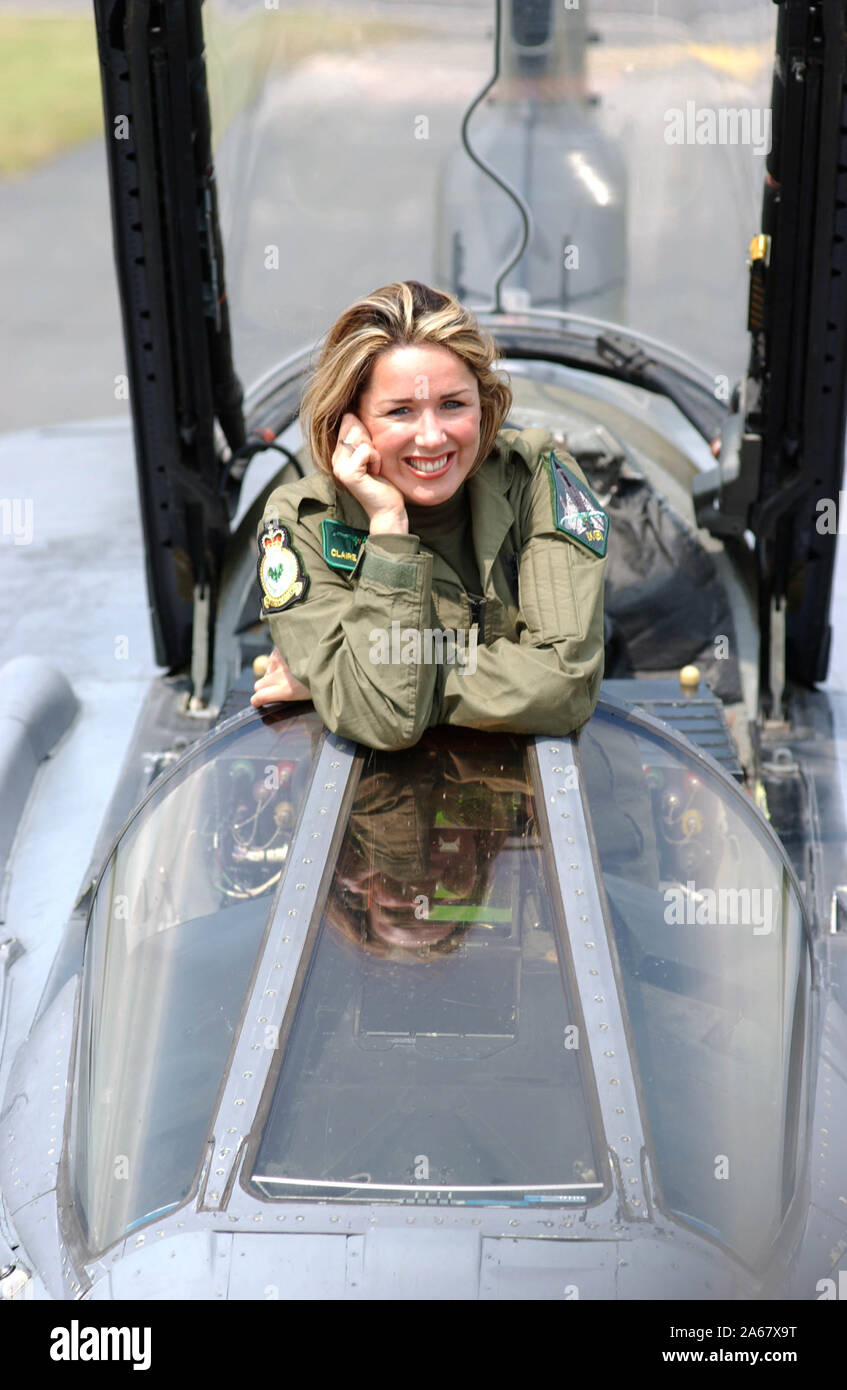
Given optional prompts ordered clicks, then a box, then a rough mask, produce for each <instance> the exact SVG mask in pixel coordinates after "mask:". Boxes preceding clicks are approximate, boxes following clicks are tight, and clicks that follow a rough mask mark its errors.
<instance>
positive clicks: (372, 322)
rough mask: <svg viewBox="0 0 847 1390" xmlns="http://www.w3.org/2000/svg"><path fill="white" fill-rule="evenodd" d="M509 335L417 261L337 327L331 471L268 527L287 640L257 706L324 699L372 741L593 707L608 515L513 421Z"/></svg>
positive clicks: (272, 516) (504, 725) (269, 602)
mask: <svg viewBox="0 0 847 1390" xmlns="http://www.w3.org/2000/svg"><path fill="white" fill-rule="evenodd" d="M496 352H497V349H496V345H495V343H494V341H493V340H492V339H491V338H490V337H489V336H488V335H487V334H485V333H483V332H482V331H481V330H480V328H479V326H478V325H477V323H476V320H475V319H474V317H473V315H472V314H471V313H470V312H469V311H468V310H467V309H465V308H464V307H463V306H462V305H461V304H460V303H459V302H458V300H456V299H454V298H453V297H452V296H450V295H446V294H442V293H440V292H439V291H438V290H433V289H429V288H428V287H427V286H425V285H421V284H419V283H418V282H417V281H414V280H411V281H400V282H396V283H394V284H391V285H386V286H384V287H383V288H381V289H378V290H375V291H374V292H373V293H372V294H370V295H368V296H366V297H365V298H364V299H362V300H359V301H358V302H357V303H355V304H353V305H352V306H351V307H350V308H349V309H347V310H345V312H344V313H343V314H342V315H341V316H340V318H339V319H338V320H337V322H336V323H335V324H334V325H333V327H332V328H331V329H330V332H329V334H328V336H327V338H326V341H325V343H324V346H323V350H322V352H321V355H320V359H319V361H318V364H317V367H316V370H315V373H314V376H313V378H312V381H311V383H310V385H309V387H308V389H307V391H306V392H305V394H304V397H303V402H302V408H301V420H302V423H303V431H304V435H305V436H306V437H307V438H308V440H309V444H310V447H311V451H312V456H313V459H314V461H315V464H316V465H317V469H318V472H317V473H316V474H313V475H312V476H310V477H308V478H305V479H303V480H302V481H300V482H297V483H293V484H288V485H286V486H284V487H281V488H278V489H277V490H276V491H275V492H273V493H272V494H271V496H270V498H269V499H268V502H267V505H266V507H265V512H264V517H263V520H262V523H261V526H260V528H259V535H258V542H259V579H260V583H261V588H262V607H263V612H264V614H265V616H266V617H267V618H268V621H269V625H270V630H271V636H272V637H273V640H274V643H275V649H274V653H273V655H272V658H271V661H270V663H269V665H268V670H267V672H266V674H265V675H264V676H263V677H262V678H261V679H260V680H259V681H257V682H256V690H255V693H254V695H253V703H254V705H264V704H269V703H272V702H274V701H278V700H298V699H311V700H312V701H313V702H314V705H315V707H316V709H317V710H318V712H319V714H320V715H321V717H322V718H323V720H324V722H325V723H326V724H327V726H328V727H329V728H330V729H332V730H333V731H335V732H337V733H341V734H344V735H346V736H347V737H350V738H355V739H357V740H358V741H360V742H362V743H365V744H367V745H369V746H370V747H373V748H402V747H409V746H411V745H412V744H414V743H417V741H418V739H419V738H420V737H421V735H422V733H423V732H424V730H425V729H426V728H428V727H429V726H431V725H433V724H442V723H450V724H462V725H467V726H470V727H474V728H482V729H500V730H510V731H512V732H516V733H547V734H566V733H569V732H570V731H571V730H573V729H575V728H577V727H579V725H581V724H583V723H584V722H585V720H586V719H588V717H589V716H590V714H591V713H592V711H593V709H594V705H595V703H596V700H597V695H598V693H599V687H600V681H601V680H602V676H603V611H602V594H603V570H604V557H605V554H606V546H607V542H608V519H607V517H606V514H605V512H604V511H603V509H602V508H601V507H600V506H599V504H598V503H597V501H596V499H595V498H594V497H593V496H592V494H591V491H590V489H589V488H588V485H587V483H586V481H585V478H584V477H583V475H582V473H581V472H580V470H579V467H578V465H577V464H576V462H575V460H574V459H573V458H572V457H571V456H570V454H567V453H564V452H563V451H559V452H558V453H555V452H554V451H553V448H552V440H551V438H550V436H549V435H548V434H547V432H546V431H545V430H533V429H529V430H523V431H519V430H514V429H506V428H503V424H504V421H505V418H506V415H507V412H508V410H509V407H510V405H511V391H510V389H509V386H508V384H507V382H506V380H505V379H504V377H503V375H502V374H501V373H499V372H497V371H496V370H495V368H494V365H493V364H494V361H495V357H496ZM468 650H472V651H473V657H474V659H473V662H472V663H471V662H469V661H468V660H467V659H466V656H465V654H466V653H467V652H468Z"/></svg>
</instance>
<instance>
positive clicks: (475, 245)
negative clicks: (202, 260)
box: [203, 0, 777, 399]
mask: <svg viewBox="0 0 847 1390" xmlns="http://www.w3.org/2000/svg"><path fill="white" fill-rule="evenodd" d="M776 13H777V11H776V7H775V6H774V5H772V4H769V3H766V0H711V2H710V3H708V4H707V3H705V0H702V2H701V0H580V3H579V4H573V5H572V4H569V3H563V0H500V3H499V5H498V4H497V3H496V2H495V0H462V3H461V4H457V3H455V0H421V3H417V0H310V3H309V4H308V5H307V4H305V3H300V4H296V3H291V2H290V0H279V3H278V4H276V5H273V6H271V5H267V6H265V7H262V6H256V5H253V4H235V3H233V0H206V4H205V5H204V7H203V22H204V28H205V34H206V49H207V55H206V56H207V66H208V72H209V85H210V100H211V108H212V119H213V135H214V139H215V146H216V167H217V177H218V185H219V194H220V205H221V217H222V228H223V238H224V246H225V252H226V273H227V282H228V288H229V302H230V307H231V312H232V322H233V330H234V341H235V356H236V364H237V366H238V369H239V371H240V373H241V375H242V377H243V379H244V380H245V382H246V383H247V384H248V385H249V384H250V383H251V382H253V381H255V379H256V378H257V377H259V376H261V375H263V374H264V373H265V372H267V371H268V370H269V369H271V368H272V367H274V366H275V365H276V364H277V363H279V362H280V361H282V360H283V359H284V358H286V357H288V356H290V355H291V354H293V353H294V352H297V351H299V350H301V349H303V348H304V347H306V346H309V345H310V344H311V343H313V342H315V341H316V340H318V339H319V338H320V337H321V336H322V335H323V334H324V333H325V332H326V330H327V329H328V328H329V326H330V324H331V323H332V321H333V319H334V318H335V317H336V316H337V314H338V313H339V312H340V311H341V310H342V309H343V308H344V307H345V306H346V305H348V304H350V303H351V302H352V301H353V300H354V299H356V298H358V297H360V296H361V295H364V294H366V293H368V292H369V291H371V290H372V289H375V288H376V287H378V286H381V285H385V284H387V283H388V282H390V281H392V280H396V279H408V278H414V279H419V280H423V281H425V282H428V283H432V284H435V285H436V286H438V287H439V288H442V289H446V290H449V291H452V292H454V293H457V294H459V296H460V297H461V298H463V299H464V300H465V301H466V302H467V303H469V304H471V305H472V306H477V307H479V306H481V305H488V304H491V302H492V298H493V293H494V282H495V279H496V277H497V274H498V272H499V270H500V268H501V267H502V266H504V265H505V264H506V262H507V261H508V260H509V258H510V257H511V255H512V253H513V252H514V250H515V248H516V247H517V246H518V244H519V242H520V238H521V234H522V226H523V224H522V220H521V214H520V213H519V211H518V209H517V206H516V202H515V199H514V198H513V197H512V196H510V194H509V192H508V191H507V189H506V188H504V187H503V186H502V185H503V183H505V184H507V185H508V186H509V188H511V189H512V190H514V193H515V195H516V196H517V198H518V199H519V200H520V201H522V202H523V204H524V205H525V206H526V208H527V209H528V214H529V217H530V219H531V227H530V236H529V241H528V244H527V247H526V251H525V254H524V255H523V256H522V257H521V259H520V261H519V262H518V263H517V264H516V265H515V267H514V268H513V269H512V270H511V271H510V273H509V274H508V276H507V278H506V279H505V281H504V306H505V307H507V308H508V307H512V308H521V307H524V306H527V305H530V306H534V307H536V308H543V309H553V310H563V311H567V312H570V313H578V314H582V315H587V316H590V317H595V318H601V319H607V320H613V321H615V322H617V323H620V324H621V325H623V326H629V327H632V328H634V329H637V330H639V331H640V332H642V333H646V334H648V335H652V336H654V337H656V338H658V339H660V340H663V341H666V342H668V343H669V344H671V345H672V346H673V347H675V348H676V349H678V350H681V351H682V352H684V353H686V354H687V355H690V356H693V357H694V358H695V359H697V360H698V361H700V362H701V363H702V364H703V365H704V366H706V367H707V368H708V369H709V370H710V371H713V372H714V375H715V377H716V388H715V389H716V392H718V394H719V395H721V396H722V398H724V399H725V398H726V394H727V383H728V382H732V381H734V380H735V379H736V378H737V377H738V375H740V372H741V370H742V369H743V366H744V364H745V356H746V341H747V340H746V305H747V258H748V252H749V245H750V240H751V238H752V237H753V236H754V235H755V234H756V233H757V232H758V231H759V230H760V225H759V219H760V207H761V198H762V188H763V180H764V176H765V155H766V152H767V148H768V145H769V141H770V110H769V102H770V84H771V70H772V63H773V52H774V34H775V23H776ZM495 65H496V66H497V67H498V68H499V74H498V76H497V79H496V81H495V82H494V84H493V85H492V86H491V87H490V89H489V90H488V91H487V93H486V94H485V96H484V98H483V99H482V100H481V101H480V102H479V104H478V105H476V106H475V108H474V110H473V112H472V114H471V115H470V117H469V119H468V121H467V129H466V130H465V132H464V135H463V129H462V126H463V119H464V117H465V115H466V113H468V111H469V109H470V107H471V105H472V103H474V101H475V99H476V97H477V96H478V95H479V94H480V93H481V92H482V91H483V88H485V87H486V85H487V84H488V83H489V82H490V80H491V79H492V77H493V76H494V73H495ZM481 165H483V166H486V167H487V168H488V169H489V170H490V171H492V172H493V174H494V175H496V176H497V177H496V178H492V177H490V176H489V174H488V173H486V172H485V171H484V169H483V168H482V167H480V166H481ZM498 180H499V181H500V182H498ZM724 378H726V379H727V380H726V381H725V380H724Z"/></svg>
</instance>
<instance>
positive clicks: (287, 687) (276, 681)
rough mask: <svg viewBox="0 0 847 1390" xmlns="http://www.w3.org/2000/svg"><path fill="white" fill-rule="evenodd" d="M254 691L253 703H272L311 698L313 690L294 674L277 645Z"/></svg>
mask: <svg viewBox="0 0 847 1390" xmlns="http://www.w3.org/2000/svg"><path fill="white" fill-rule="evenodd" d="M253 690H254V693H253V694H252V695H251V696H250V703H251V705H255V706H256V707H257V708H258V707H259V706H260V705H272V704H275V703H276V702H277V701H279V700H311V698H312V696H311V692H310V691H309V689H308V687H307V686H305V685H304V684H303V682H302V681H298V680H297V679H296V677H295V676H292V674H291V672H290V671H289V669H288V667H287V665H286V663H285V660H284V658H283V656H282V655H281V653H280V652H279V651H278V649H277V648H276V647H274V649H273V651H272V652H271V654H270V658H269V660H268V667H267V670H266V671H265V674H264V675H263V676H260V677H259V679H258V680H257V681H256V682H255V683H254V686H253Z"/></svg>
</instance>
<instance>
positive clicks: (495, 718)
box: [439, 454, 606, 735]
mask: <svg viewBox="0 0 847 1390" xmlns="http://www.w3.org/2000/svg"><path fill="white" fill-rule="evenodd" d="M562 457H563V458H565V460H566V461H567V462H568V464H569V466H570V467H571V468H572V470H573V472H574V473H575V474H576V475H577V477H580V478H581V477H582V474H581V473H580V471H579V469H578V466H577V464H576V462H575V460H573V459H572V458H571V457H570V456H569V455H567V454H562ZM554 507H555V502H554V501H553V500H551V483H550V474H549V469H548V466H547V465H546V464H544V463H542V464H540V465H539V466H537V467H536V468H535V470H534V472H533V476H532V478H531V480H530V483H529V486H528V488H527V489H526V492H525V495H524V499H523V501H522V504H521V517H520V522H521V535H522V536H523V537H524V544H523V547H522V549H521V552H520V556H519V571H518V603H519V609H520V617H519V621H518V634H519V636H518V641H517V642H513V641H510V640H508V639H507V638H499V639H497V640H496V641H494V642H492V643H491V644H490V645H487V646H483V645H478V646H477V648H476V653H475V660H476V669H475V670H474V669H472V668H473V664H474V663H473V661H468V663H467V666H466V668H465V669H462V667H460V666H451V667H450V668H449V670H448V671H447V674H446V678H445V682H444V696H443V700H442V704H441V710H440V717H439V722H440V723H447V724H463V725H466V726H468V727H471V728H477V729H492V730H493V729H501V730H509V731H511V732H513V733H526V734H558V735H565V734H568V733H571V732H573V731H574V730H575V729H577V728H579V727H580V725H581V724H584V723H585V721H586V720H587V719H588V718H589V717H590V716H591V714H593V712H594V707H595V705H596V703H597V698H598V696H599V693H600V683H601V681H602V679H603V655H604V641H603V574H604V570H605V566H606V560H605V555H602V556H601V555H598V554H595V553H593V552H592V551H591V550H590V549H588V548H586V547H585V546H583V545H582V544H581V543H580V542H579V541H577V540H575V539H574V538H573V537H572V536H571V535H569V534H567V533H566V532H563V531H560V530H559V529H558V528H557V526H556V521H555V514H554Z"/></svg>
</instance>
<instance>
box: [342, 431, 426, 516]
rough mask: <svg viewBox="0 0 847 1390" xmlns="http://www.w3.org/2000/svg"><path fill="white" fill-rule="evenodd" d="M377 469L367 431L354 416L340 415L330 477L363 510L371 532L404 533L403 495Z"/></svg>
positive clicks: (377, 462) (377, 465)
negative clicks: (343, 488) (345, 490)
mask: <svg viewBox="0 0 847 1390" xmlns="http://www.w3.org/2000/svg"><path fill="white" fill-rule="evenodd" d="M381 468H382V461H381V459H380V457H379V454H378V453H377V451H376V449H375V448H374V446H373V442H372V440H371V437H370V435H369V434H368V431H367V430H366V429H365V427H364V425H363V424H362V422H361V420H360V419H359V418H358V416H356V415H354V414H353V413H352V412H350V411H348V413H347V414H346V415H344V416H342V419H341V425H340V427H339V430H338V443H337V445H336V446H335V452H334V454H333V456H332V473H333V477H334V478H335V480H336V482H337V483H340V484H341V486H342V487H345V488H346V489H347V491H348V492H349V493H350V494H351V495H352V496H353V497H355V499H356V501H357V502H358V503H359V505H360V506H361V507H362V508H363V509H364V510H365V511H366V512H367V514H368V517H369V518H370V532H371V535H378V534H380V533H392V534H394V535H397V534H398V533H399V534H401V535H408V532H409V518H408V516H407V515H406V502H405V498H404V497H403V494H402V493H401V492H400V490H399V489H398V488H396V487H395V486H394V484H393V483H389V482H388V481H387V480H386V479H385V478H382V477H380V471H381Z"/></svg>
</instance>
